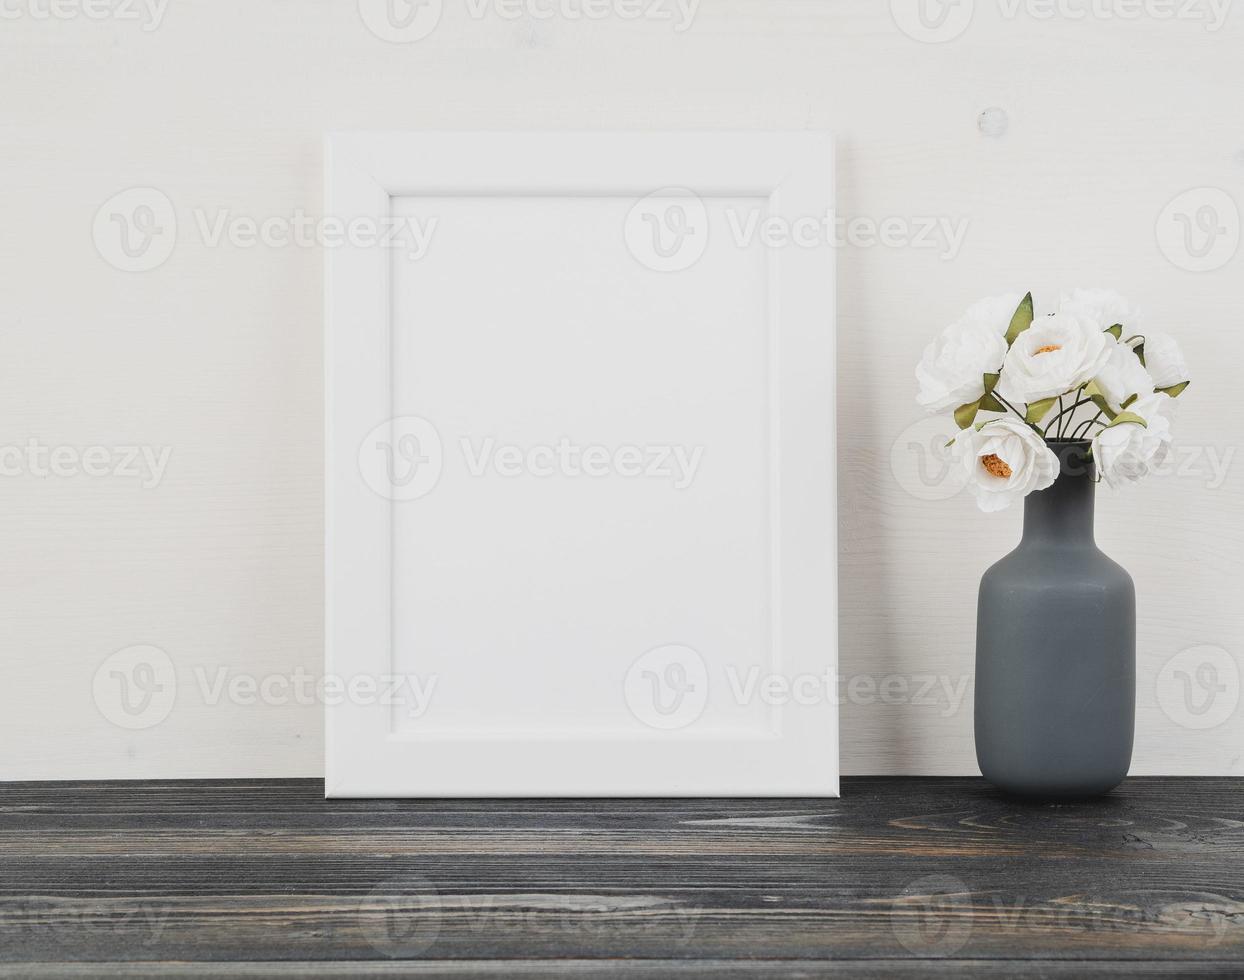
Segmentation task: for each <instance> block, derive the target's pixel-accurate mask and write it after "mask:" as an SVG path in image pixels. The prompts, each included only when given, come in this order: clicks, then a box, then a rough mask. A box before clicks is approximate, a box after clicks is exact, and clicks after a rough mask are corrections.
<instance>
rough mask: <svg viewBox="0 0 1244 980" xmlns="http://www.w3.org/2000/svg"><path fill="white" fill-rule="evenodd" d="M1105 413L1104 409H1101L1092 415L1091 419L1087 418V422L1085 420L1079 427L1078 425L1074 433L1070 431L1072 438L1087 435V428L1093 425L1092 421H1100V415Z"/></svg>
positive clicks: (1080, 437) (1081, 437)
mask: <svg viewBox="0 0 1244 980" xmlns="http://www.w3.org/2000/svg"><path fill="white" fill-rule="evenodd" d="M1105 414H1106V413H1105V410H1102V411H1100V412H1098V413H1097V414H1096V415H1094V416H1093V417H1092V418H1091V419H1089V420H1088V421H1087V422H1085V423H1084V424H1083V425H1081V426H1079V427H1078V429H1077V431H1076V432H1074V433H1072V436H1071V438H1073V439H1083V438H1084V437H1085V436H1086V435H1088V430H1089V429H1091V428H1092V427H1093V423H1094V422H1100V421H1101V417H1102V416H1103V415H1105Z"/></svg>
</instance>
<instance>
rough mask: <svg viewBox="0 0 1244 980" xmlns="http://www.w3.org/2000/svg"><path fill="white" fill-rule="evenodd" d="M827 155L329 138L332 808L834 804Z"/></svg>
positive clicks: (588, 141) (460, 137)
mask: <svg viewBox="0 0 1244 980" xmlns="http://www.w3.org/2000/svg"><path fill="white" fill-rule="evenodd" d="M833 162H834V160H833V141H832V139H831V138H830V136H829V135H828V134H825V133H821V132H769V133H708V132H704V133H448V132H442V133H345V134H332V135H329V136H328V137H327V138H326V146H325V191H326V193H325V213H326V215H327V217H328V220H329V221H331V222H335V223H336V226H337V228H338V229H339V230H341V231H342V235H341V239H340V241H339V242H326V245H327V246H328V247H327V248H326V267H325V277H326V281H325V309H326V336H325V374H326V380H325V385H326V409H325V421H326V445H325V452H326V542H325V588H326V622H325V631H326V661H325V671H326V677H325V701H326V731H325V743H326V758H325V794H326V795H327V796H341V797H397V796H417V797H453V796H467V797H476V796H478V797H513V796H836V795H838V731H837V718H838V711H837V621H838V617H837V577H836V561H837V543H836V519H837V518H836V515H837V511H836V499H835V451H834V446H835V405H834V401H835V398H834V395H835V373H834V372H835V368H834V309H835V285H834V257H833V256H834V250H833V243H832V228H833V221H832V206H833ZM680 452H681V456H680V455H679V453H680ZM697 453H698V455H697ZM589 462H590V463H591V465H590V466H589ZM503 464H504V465H503ZM624 464H625V465H624ZM645 698H650V701H651V703H649V702H648V701H646V700H645Z"/></svg>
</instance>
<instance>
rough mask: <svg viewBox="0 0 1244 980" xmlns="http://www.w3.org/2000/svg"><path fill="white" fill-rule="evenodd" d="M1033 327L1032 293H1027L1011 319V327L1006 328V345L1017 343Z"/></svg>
mask: <svg viewBox="0 0 1244 980" xmlns="http://www.w3.org/2000/svg"><path fill="white" fill-rule="evenodd" d="M1031 326H1032V293H1026V294H1025V295H1024V298H1023V299H1021V300H1020V301H1019V306H1018V307H1016V309H1015V313H1014V315H1012V317H1011V325H1010V326H1009V327H1007V328H1006V345H1007V346H1008V347H1010V346H1011V344H1013V343H1015V338H1016V337H1018V336H1019V335H1020V334H1021V333H1023V332H1024V331H1025V330H1027V329H1028V328H1029V327H1031Z"/></svg>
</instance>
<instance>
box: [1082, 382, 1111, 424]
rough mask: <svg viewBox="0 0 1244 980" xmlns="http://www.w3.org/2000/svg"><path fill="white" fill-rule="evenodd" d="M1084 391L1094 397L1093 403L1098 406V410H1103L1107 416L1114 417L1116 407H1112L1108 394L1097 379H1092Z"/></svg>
mask: <svg viewBox="0 0 1244 980" xmlns="http://www.w3.org/2000/svg"><path fill="white" fill-rule="evenodd" d="M1084 393H1085V394H1086V395H1088V397H1089V398H1091V399H1093V404H1094V405H1096V406H1097V409H1098V411H1100V412H1102V413H1103V414H1104V415H1105V416H1106V418H1108V419H1112V418H1114V415H1115V412H1114V409H1113V408H1111V407H1110V403H1109V402H1108V401H1106V396H1105V394H1104V393H1103V392H1102V390H1101V388H1099V387H1098V385H1097V382H1096V381H1090V382H1089V383H1088V384H1086V385H1085V386H1084Z"/></svg>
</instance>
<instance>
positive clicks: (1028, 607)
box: [976, 442, 1136, 796]
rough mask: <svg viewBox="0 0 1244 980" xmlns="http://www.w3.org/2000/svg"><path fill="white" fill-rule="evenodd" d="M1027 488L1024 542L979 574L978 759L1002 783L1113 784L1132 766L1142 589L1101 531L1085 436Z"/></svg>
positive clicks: (1050, 789)
mask: <svg viewBox="0 0 1244 980" xmlns="http://www.w3.org/2000/svg"><path fill="white" fill-rule="evenodd" d="M1052 448H1054V450H1055V452H1056V453H1057V454H1058V456H1059V460H1060V465H1061V468H1062V469H1061V472H1060V474H1059V477H1058V479H1057V480H1055V482H1054V484H1053V486H1051V487H1050V488H1048V489H1046V490H1040V491H1037V492H1035V493H1031V494H1029V495H1028V496H1027V497H1026V498H1025V500H1024V535H1023V539H1022V540H1021V541H1020V543H1019V546H1018V547H1017V548H1016V549H1015V550H1014V551H1012V552H1011V553H1010V554H1009V555H1007V556H1006V557H1005V558H1003V559H1002V560H1001V561H999V562H997V563H996V564H995V565H993V566H992V567H991V568H990V569H989V570H988V571H986V572H985V574H984V576H983V577H982V578H981V585H980V596H979V601H978V604H977V621H976V759H977V762H978V763H979V765H980V769H981V772H982V774H984V776H985V778H986V779H988V780H989V781H990V782H992V783H993V784H994V785H995V786H998V787H1000V788H1002V789H1005V790H1008V791H1010V792H1013V793H1022V794H1026V795H1037V796H1086V795H1093V794H1097V793H1104V792H1106V791H1107V790H1109V789H1111V788H1113V787H1114V786H1117V785H1118V784H1119V783H1120V782H1121V781H1122V779H1123V777H1124V776H1126V775H1127V770H1128V767H1129V766H1130V765H1131V759H1132V737H1133V733H1134V729H1135V716H1136V589H1135V586H1134V585H1133V584H1132V578H1131V576H1130V575H1128V573H1127V572H1126V571H1125V570H1124V569H1123V568H1122V567H1121V566H1120V565H1118V564H1117V563H1116V562H1114V561H1112V560H1111V559H1110V558H1108V557H1106V555H1105V554H1103V553H1102V552H1101V550H1100V549H1099V548H1098V547H1097V545H1096V543H1095V542H1094V540H1093V496H1094V489H1095V484H1094V474H1093V470H1092V464H1091V461H1089V460H1087V459H1086V456H1085V453H1086V451H1087V450H1088V443H1084V442H1077V443H1060V444H1052Z"/></svg>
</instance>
